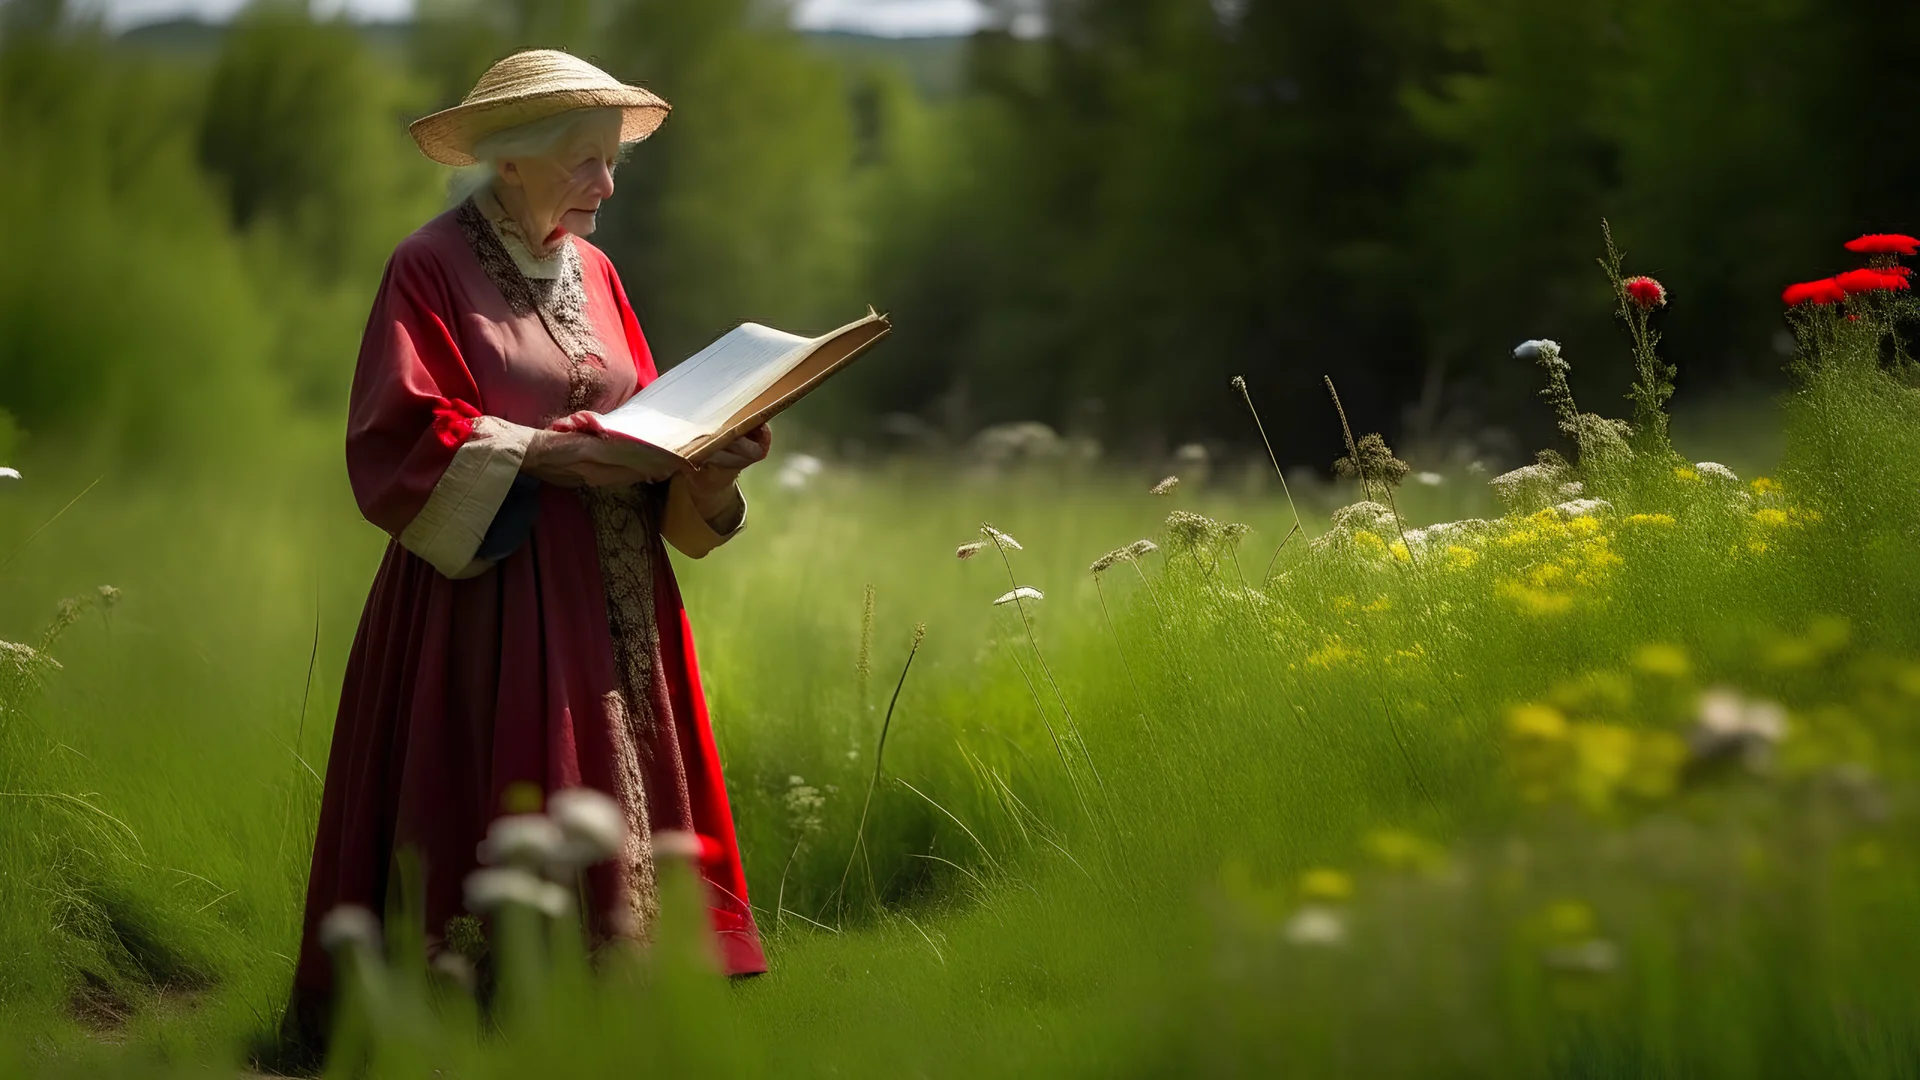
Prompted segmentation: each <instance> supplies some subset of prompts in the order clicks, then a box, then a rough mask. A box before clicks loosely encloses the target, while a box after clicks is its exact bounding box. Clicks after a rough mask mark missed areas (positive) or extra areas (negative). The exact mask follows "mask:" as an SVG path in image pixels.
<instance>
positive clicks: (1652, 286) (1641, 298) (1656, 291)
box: [1621, 275, 1667, 310]
mask: <svg viewBox="0 0 1920 1080" xmlns="http://www.w3.org/2000/svg"><path fill="white" fill-rule="evenodd" d="M1621 287H1622V288H1624V289H1626V290H1627V298H1628V299H1630V300H1632V301H1633V302H1634V303H1636V304H1638V305H1640V307H1641V308H1643V309H1646V310H1652V309H1653V308H1657V307H1665V306H1667V288H1666V286H1664V285H1662V284H1660V283H1659V282H1658V281H1655V280H1654V279H1652V278H1650V277H1646V276H1644V275H1643V276H1640V277H1630V278H1628V279H1627V280H1626V281H1624V282H1622V283H1621Z"/></svg>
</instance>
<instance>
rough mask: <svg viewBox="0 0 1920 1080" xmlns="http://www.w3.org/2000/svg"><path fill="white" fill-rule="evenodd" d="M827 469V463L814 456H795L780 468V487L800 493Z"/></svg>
mask: <svg viewBox="0 0 1920 1080" xmlns="http://www.w3.org/2000/svg"><path fill="white" fill-rule="evenodd" d="M825 468H826V463H825V462H822V461H821V460H820V459H819V458H817V457H814V456H813V455H812V454H794V455H793V456H791V457H789V458H787V460H786V462H785V463H783V464H782V465H781V466H780V475H779V482H780V486H781V487H783V488H786V489H787V490H788V491H799V490H800V489H802V488H804V487H806V486H807V485H808V484H809V483H811V482H812V481H813V478H814V477H816V476H819V475H820V472H821V470H822V469H825Z"/></svg>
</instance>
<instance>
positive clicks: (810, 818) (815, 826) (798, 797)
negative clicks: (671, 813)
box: [654, 776, 827, 845]
mask: <svg viewBox="0 0 1920 1080" xmlns="http://www.w3.org/2000/svg"><path fill="white" fill-rule="evenodd" d="M782 801H783V802H785V803H786V807H787V824H788V825H789V826H790V827H791V828H792V829H793V831H794V832H796V833H799V834H800V835H801V836H803V837H804V836H809V835H811V834H813V833H817V832H819V831H820V827H821V824H822V822H821V818H820V812H821V811H822V810H824V809H825V808H826V805H827V797H826V796H825V795H822V794H821V793H820V789H819V788H816V787H814V786H812V785H811V784H808V783H807V781H806V779H805V778H804V777H799V776H789V777H787V794H786V797H785V798H784V799H783V800H782ZM654 842H655V844H656V845H657V844H658V843H659V837H657V836H656V837H655V838H654Z"/></svg>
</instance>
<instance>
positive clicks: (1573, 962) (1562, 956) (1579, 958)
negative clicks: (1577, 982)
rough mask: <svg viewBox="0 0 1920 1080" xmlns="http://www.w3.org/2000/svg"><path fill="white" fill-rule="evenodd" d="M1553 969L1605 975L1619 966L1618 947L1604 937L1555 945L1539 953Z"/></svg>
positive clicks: (1579, 973)
mask: <svg viewBox="0 0 1920 1080" xmlns="http://www.w3.org/2000/svg"><path fill="white" fill-rule="evenodd" d="M1540 962H1541V963H1543V964H1545V965H1546V966H1547V967H1548V968H1550V969H1552V970H1554V971H1564V972H1568V973H1571V974H1578V975H1605V974H1607V973H1608V972H1611V971H1613V970H1614V969H1615V968H1617V967H1619V966H1620V947H1619V946H1617V945H1615V944H1614V943H1613V942H1611V941H1608V940H1606V939H1605V938H1588V939H1587V940H1586V941H1582V942H1578V943H1576V944H1572V945H1555V946H1553V947H1551V948H1549V949H1547V950H1546V951H1545V952H1544V953H1542V954H1541V955H1540Z"/></svg>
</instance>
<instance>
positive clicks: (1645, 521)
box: [1621, 514, 1674, 529]
mask: <svg viewBox="0 0 1920 1080" xmlns="http://www.w3.org/2000/svg"><path fill="white" fill-rule="evenodd" d="M1621 520H1622V522H1623V523H1624V524H1627V525H1652V526H1658V527H1660V528H1667V529H1670V528H1672V527H1673V526H1674V520H1673V515H1672V514H1628V515H1627V516H1626V517H1625V518H1623V519H1621Z"/></svg>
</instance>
